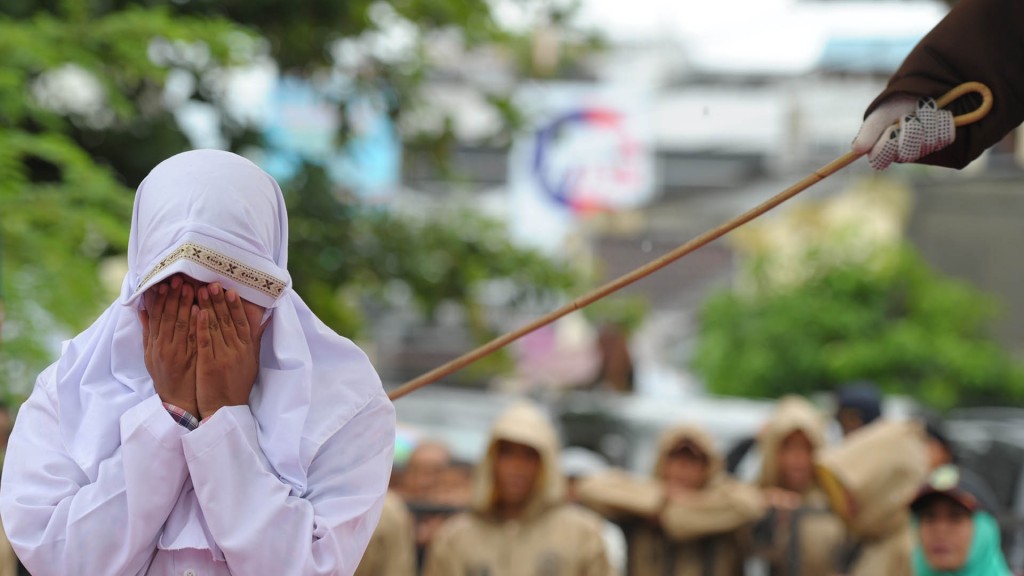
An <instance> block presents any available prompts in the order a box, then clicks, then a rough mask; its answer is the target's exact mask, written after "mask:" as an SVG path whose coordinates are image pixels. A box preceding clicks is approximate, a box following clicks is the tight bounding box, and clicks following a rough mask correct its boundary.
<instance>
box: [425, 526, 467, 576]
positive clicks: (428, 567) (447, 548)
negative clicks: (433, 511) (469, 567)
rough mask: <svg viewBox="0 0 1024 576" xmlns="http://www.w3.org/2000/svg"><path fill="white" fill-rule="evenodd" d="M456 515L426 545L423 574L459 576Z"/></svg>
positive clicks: (429, 575)
mask: <svg viewBox="0 0 1024 576" xmlns="http://www.w3.org/2000/svg"><path fill="white" fill-rule="evenodd" d="M458 519H459V518H458V517H455V518H453V519H449V520H448V521H447V522H446V523H445V525H444V526H442V527H441V530H440V531H439V532H438V533H437V535H436V536H435V537H434V540H433V541H432V542H431V543H430V545H429V546H428V547H427V558H426V561H425V562H424V565H423V576H461V575H462V573H463V572H464V570H460V564H461V563H460V562H459V557H458V551H457V549H456V546H455V542H454V540H455V537H456V536H455V531H454V530H453V529H454V527H455V523H454V522H453V520H458Z"/></svg>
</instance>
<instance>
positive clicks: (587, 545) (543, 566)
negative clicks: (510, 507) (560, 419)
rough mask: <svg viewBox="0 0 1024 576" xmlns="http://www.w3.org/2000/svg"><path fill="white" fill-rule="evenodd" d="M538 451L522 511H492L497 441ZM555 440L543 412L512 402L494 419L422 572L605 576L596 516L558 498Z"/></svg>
mask: <svg viewBox="0 0 1024 576" xmlns="http://www.w3.org/2000/svg"><path fill="white" fill-rule="evenodd" d="M500 440H505V441H508V442H513V443H516V444H522V445H526V446H529V447H531V448H533V449H535V450H537V452H539V453H540V460H541V469H540V473H539V475H538V479H537V484H536V485H535V486H534V488H533V494H532V496H531V500H530V503H529V504H528V505H527V509H526V512H525V513H524V514H523V515H522V516H521V517H520V518H517V519H515V520H504V519H501V518H499V517H498V516H497V515H496V513H495V506H494V500H495V494H494V462H495V454H496V445H497V443H498V441H500ZM558 451H559V447H558V439H557V436H556V434H555V431H554V429H553V428H552V426H551V424H550V423H549V422H548V420H547V418H545V417H544V415H543V414H541V413H540V411H538V410H537V409H536V408H534V407H533V406H532V405H530V404H526V403H523V404H517V405H515V406H513V407H512V408H510V409H509V410H508V411H507V412H506V413H505V414H504V415H502V417H501V418H499V419H498V421H497V422H496V423H495V425H494V428H493V429H492V431H491V439H490V446H489V448H488V451H487V455H486V456H485V458H484V460H483V462H482V463H481V464H480V465H479V466H478V467H477V470H476V478H475V486H474V494H473V497H474V500H473V506H472V510H470V511H469V512H465V513H462V514H459V515H457V516H454V517H452V518H451V519H450V520H448V521H447V522H446V523H445V525H444V526H443V527H442V528H441V530H440V532H439V533H438V534H437V536H436V537H435V539H434V541H433V542H432V543H431V545H430V548H429V549H428V551H427V561H426V566H425V568H424V572H423V573H424V575H425V576H609V575H610V574H611V573H612V572H611V566H610V565H609V563H608V555H607V553H606V552H605V548H604V540H603V538H602V533H601V531H602V521H601V518H600V517H598V516H596V515H595V514H593V513H592V512H590V511H588V510H585V509H582V508H580V507H578V506H572V505H570V504H566V503H565V501H564V498H565V484H564V483H565V481H564V478H563V477H562V474H561V468H560V466H559V464H558V461H559V459H558Z"/></svg>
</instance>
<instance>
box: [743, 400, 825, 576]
mask: <svg viewBox="0 0 1024 576" xmlns="http://www.w3.org/2000/svg"><path fill="white" fill-rule="evenodd" d="M794 432H802V433H803V434H804V436H805V437H806V438H807V439H808V440H809V441H810V443H811V446H812V447H813V448H814V451H815V453H817V452H818V451H820V450H822V449H823V448H824V447H825V419H824V416H823V415H822V413H821V412H819V411H818V409H817V408H815V407H814V405H812V404H811V403H810V402H808V401H807V400H805V399H804V398H801V397H799V396H787V397H785V398H783V399H782V400H780V401H779V403H778V406H777V407H776V409H775V412H774V413H773V414H772V417H771V419H770V420H769V421H768V423H767V425H766V426H765V428H764V429H763V430H762V431H761V434H760V436H759V438H758V444H759V445H760V449H761V455H762V460H761V473H760V476H759V477H758V480H757V484H758V486H760V487H761V488H780V487H781V486H780V482H781V479H780V472H779V461H778V460H779V449H780V448H781V447H782V443H783V441H784V440H785V439H786V438H787V437H789V436H790V435H791V434H793V433H794ZM800 506H801V510H800V512H799V515H798V516H793V515H792V514H791V513H790V514H781V515H780V517H779V518H780V519H779V520H778V521H777V523H776V525H775V530H774V537H773V539H772V542H771V549H770V550H769V551H768V560H769V562H770V565H771V572H772V574H784V575H786V576H788V575H790V574H792V573H793V572H792V570H793V568H794V566H793V564H794V562H795V563H796V564H797V566H798V572H797V573H798V574H799V575H800V576H828V575H831V574H833V573H834V572H835V571H836V568H838V566H839V560H840V557H841V554H842V550H843V543H844V541H845V529H844V527H843V522H842V520H841V519H840V518H839V517H838V516H836V515H835V514H834V513H833V512H832V511H831V510H830V509H829V505H828V497H827V496H826V495H825V492H824V490H822V489H821V487H820V486H818V485H817V483H815V484H814V485H813V486H812V487H811V488H810V489H809V490H807V491H806V492H804V493H802V494H800ZM783 518H785V519H783ZM794 518H796V519H797V520H796V521H795V522H794V520H793V519H794ZM794 533H795V534H796V535H797V538H798V542H797V543H796V545H795V546H793V543H792V542H791V536H792V534H794ZM791 550H793V551H795V553H796V554H797V557H796V558H793V557H792V554H793V553H792V552H791Z"/></svg>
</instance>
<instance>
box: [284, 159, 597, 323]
mask: <svg viewBox="0 0 1024 576" xmlns="http://www.w3.org/2000/svg"><path fill="white" fill-rule="evenodd" d="M326 180H327V176H326V174H325V172H324V170H323V169H322V168H320V167H318V166H306V168H305V170H303V171H302V176H301V177H300V178H297V179H295V180H293V181H292V182H289V183H287V184H286V185H285V196H286V200H287V203H288V213H289V219H290V220H289V225H290V229H289V234H290V238H289V246H290V253H291V255H292V258H291V259H290V261H289V265H288V268H289V271H290V272H291V274H292V278H293V281H294V283H295V286H296V289H297V290H298V291H299V292H300V293H302V294H304V295H306V296H307V297H308V298H310V299H312V300H314V301H316V302H318V304H319V306H318V309H317V312H318V314H320V315H321V318H322V319H324V321H325V322H327V323H328V324H330V325H331V326H335V327H341V328H342V329H343V330H344V331H346V332H348V333H351V332H355V331H357V330H359V328H360V327H361V326H362V325H363V320H364V319H363V317H362V313H361V311H360V309H359V308H358V306H359V305H360V304H361V303H362V301H363V300H364V299H365V298H371V299H375V300H378V301H384V300H387V299H388V298H389V297H393V295H394V294H395V293H399V294H405V295H408V298H409V299H410V300H411V301H412V303H413V304H414V305H415V306H416V307H417V308H418V309H419V310H420V312H422V313H423V314H424V316H426V317H428V318H429V317H431V316H433V315H434V313H435V312H436V311H437V309H438V307H439V306H441V305H442V304H444V303H446V302H457V303H461V304H463V305H464V306H465V308H466V310H465V311H466V317H467V319H468V321H469V324H470V328H471V329H472V330H474V331H475V332H477V333H478V335H479V336H481V337H486V336H487V335H488V332H487V328H486V325H487V323H486V321H485V319H484V318H483V316H482V313H481V312H480V306H481V304H480V302H479V294H477V290H479V288H480V287H481V285H482V284H484V283H488V282H495V281H506V282H507V283H508V285H509V287H510V288H511V289H512V293H511V294H510V295H509V296H510V298H509V303H510V304H512V305H516V304H517V303H522V302H524V301H527V300H534V301H535V300H537V299H539V298H541V297H543V296H544V295H545V294H547V293H548V292H549V291H551V290H556V291H564V290H568V289H570V288H572V287H574V285H575V282H576V280H577V275H576V273H575V272H574V271H573V270H572V269H571V268H565V267H563V266H560V265H558V264H556V263H555V262H553V261H551V260H550V259H549V258H547V257H546V256H543V255H541V254H540V253H538V252H535V251H533V250H530V249H524V248H519V247H516V246H513V245H512V244H511V243H509V240H508V233H507V231H506V230H505V227H504V225H503V224H502V223H500V222H496V221H494V220H492V219H490V218H487V217H485V216H482V215H480V214H479V213H476V212H474V211H472V210H469V209H467V208H460V207H453V208H447V209H441V210H437V211H431V213H430V214H429V215H428V214H425V213H420V214H403V213H400V212H396V211H394V210H390V211H389V210H384V209H381V208H376V207H372V206H364V205H360V204H358V203H356V202H354V201H345V199H341V200H339V199H337V198H336V197H335V196H333V195H330V194H329V193H328V190H329V187H328V186H327V184H326ZM423 212H426V211H423ZM339 287H343V288H342V289H341V290H339Z"/></svg>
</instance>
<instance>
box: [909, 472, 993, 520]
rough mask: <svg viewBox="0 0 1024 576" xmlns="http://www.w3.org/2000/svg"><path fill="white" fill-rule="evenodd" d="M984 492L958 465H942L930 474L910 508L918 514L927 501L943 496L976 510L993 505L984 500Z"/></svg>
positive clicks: (973, 510) (970, 509) (972, 510)
mask: <svg viewBox="0 0 1024 576" xmlns="http://www.w3.org/2000/svg"><path fill="white" fill-rule="evenodd" d="M982 494H983V489H982V488H981V487H980V486H977V485H976V481H975V480H974V479H973V478H972V477H971V476H970V475H969V474H964V473H962V472H961V470H960V468H958V467H956V466H952V465H949V466H941V467H939V468H936V469H935V470H934V471H933V472H932V473H931V474H930V475H929V476H928V480H927V481H926V482H925V484H924V485H923V486H921V489H920V490H919V491H918V493H917V496H915V497H914V500H913V501H912V502H911V503H910V509H911V511H913V512H914V513H915V514H917V513H919V512H920V511H921V509H922V508H923V507H924V505H925V504H926V503H928V502H929V501H931V500H932V499H933V498H935V497H938V496H942V497H946V498H949V499H951V500H953V501H954V502H956V503H957V504H959V505H961V506H963V507H964V508H966V509H967V510H969V511H970V512H976V511H978V510H981V509H988V508H990V507H991V503H987V502H986V503H983V502H982V500H981V498H982Z"/></svg>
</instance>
